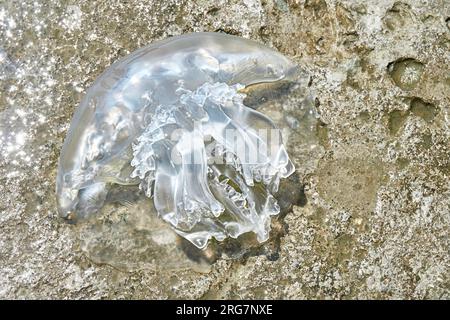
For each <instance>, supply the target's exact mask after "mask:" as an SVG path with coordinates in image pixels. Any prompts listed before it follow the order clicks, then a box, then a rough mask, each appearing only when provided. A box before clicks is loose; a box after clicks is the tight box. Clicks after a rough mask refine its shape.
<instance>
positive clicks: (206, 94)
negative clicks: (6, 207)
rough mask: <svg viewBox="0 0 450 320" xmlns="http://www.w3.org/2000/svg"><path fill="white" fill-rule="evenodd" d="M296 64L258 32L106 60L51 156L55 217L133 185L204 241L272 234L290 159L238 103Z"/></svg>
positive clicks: (288, 76)
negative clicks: (54, 160) (257, 37)
mask: <svg viewBox="0 0 450 320" xmlns="http://www.w3.org/2000/svg"><path fill="white" fill-rule="evenodd" d="M298 71H299V69H298V67H297V65H296V64H295V63H293V62H292V61H291V60H289V59H288V58H286V57H285V56H283V55H282V54H280V53H279V52H277V51H275V50H273V49H270V48H268V47H265V46H263V45H261V44H259V43H257V42H255V41H251V40H248V39H244V38H240V37H236V36H231V35H226V34H222V33H208V32H206V33H191V34H186V35H181V36H177V37H172V38H169V39H166V40H163V41H159V42H156V43H153V44H150V45H149V46H146V47H144V48H141V49H138V50H137V51H135V52H134V53H131V54H130V55H128V56H126V57H124V58H123V59H121V60H119V61H117V62H115V63H114V64H112V65H111V66H110V67H109V68H108V69H107V70H106V71H105V72H104V73H103V74H102V75H100V76H99V77H98V78H97V80H96V81H95V82H94V83H93V85H92V86H91V87H90V88H89V89H88V90H87V92H86V95H85V97H84V98H83V99H82V101H81V103H80V105H79V106H78V108H77V109H76V111H75V114H74V116H73V119H72V122H71V125H70V128H69V130H68V132H67V136H66V138H65V141H64V144H63V147H62V151H61V154H60V158H59V163H58V173H57V181H56V196H57V207H58V212H59V214H60V215H61V216H62V217H63V218H65V219H67V220H68V221H72V222H78V221H82V220H84V219H86V218H88V217H91V216H93V215H95V214H96V213H97V212H99V211H100V209H101V208H102V206H103V205H104V203H105V200H106V198H107V195H108V192H109V190H110V189H111V187H112V186H114V185H126V186H133V185H135V186H138V187H139V188H140V189H141V190H142V192H143V193H144V194H145V195H146V196H147V197H148V198H149V201H153V204H154V207H155V209H156V212H157V214H158V216H159V217H160V218H161V219H162V220H163V221H165V222H166V223H168V224H169V225H170V226H171V228H172V229H173V230H174V231H175V232H176V233H177V234H179V235H180V236H182V237H184V238H185V239H187V240H189V241H190V242H192V243H193V244H194V245H195V246H196V247H198V248H200V249H203V248H205V247H206V246H207V244H208V241H209V240H210V239H211V238H215V239H216V240H218V241H222V240H224V239H226V238H227V237H231V238H238V237H239V236H240V235H242V234H244V233H248V232H253V233H254V234H255V235H256V238H257V240H258V241H259V242H264V241H266V240H267V239H268V237H269V232H270V222H271V217H272V216H274V215H277V214H278V213H279V212H280V207H279V205H278V203H277V200H276V199H275V197H274V196H273V194H274V193H275V192H277V190H278V187H279V182H280V179H284V178H287V177H288V176H290V175H291V174H292V173H293V172H294V170H295V168H294V165H293V163H292V161H291V160H290V158H289V155H288V153H287V151H286V148H285V146H284V144H283V141H282V135H281V132H280V130H279V129H278V128H277V126H276V125H275V124H274V122H273V121H272V120H271V119H270V118H269V117H267V116H266V115H264V114H262V113H261V112H259V111H258V110H257V108H255V107H254V106H253V107H249V106H246V105H245V104H244V102H245V97H246V94H245V92H246V91H247V90H249V89H251V88H252V87H254V86H259V85H261V84H278V83H284V82H292V81H295V79H296V77H297V76H298Z"/></svg>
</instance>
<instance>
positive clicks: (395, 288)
mask: <svg viewBox="0 0 450 320" xmlns="http://www.w3.org/2000/svg"><path fill="white" fill-rule="evenodd" d="M374 3H375V2H374ZM376 3H377V4H376V5H375V4H370V2H366V1H362V0H360V1H350V0H343V1H335V0H261V1H258V0H245V1H224V0H219V1H214V2H209V1H189V0H169V1H154V2H152V3H149V2H148V1H136V0H131V1H127V2H124V1H119V0H114V1H103V0H102V1H95V2H92V1H84V0H81V1H45V2H36V1H28V0H24V1H20V3H18V2H15V1H14V2H13V1H3V2H2V3H1V4H0V90H1V91H0V142H1V145H0V280H1V281H0V298H64V299H65V298H137V299H144V298H146V299H149V298H239V299H241V298H281V299H292V298H362V299H367V298H381V299H388V298H402V299H412V298H420V299H421V298H428V299H431V298H437V299H449V298H450V277H449V276H450V275H449V270H450V268H449V262H450V259H449V258H450V257H449V249H450V247H449V223H450V221H449V220H450V190H449V187H450V182H449V181H450V141H449V140H450V118H449V117H450V74H449V65H450V25H449V20H450V4H449V3H448V2H445V1H427V2H419V1H402V2H399V1H391V0H381V1H376ZM194 31H218V32H227V33H230V34H235V35H240V36H243V37H247V38H251V39H254V40H257V41H259V42H262V43H264V44H266V45H268V46H272V47H274V48H276V49H277V50H279V51H281V52H282V53H284V54H286V55H287V56H290V57H291V58H292V59H294V60H295V61H297V62H298V63H299V64H300V65H301V66H303V67H304V68H305V69H306V70H308V71H309V72H310V74H311V77H312V78H311V79H312V80H311V83H310V88H311V90H312V92H314V96H315V97H316V98H315V106H316V109H317V112H318V116H319V119H318V124H317V127H316V134H317V141H318V145H317V146H316V148H314V150H305V148H302V144H301V141H302V137H301V136H300V135H296V131H295V129H292V130H291V131H292V132H291V133H290V140H289V141H290V150H291V151H290V153H291V154H292V157H293V158H294V160H295V162H296V167H297V168H298V170H297V175H296V179H297V184H296V185H295V187H296V188H294V189H293V190H290V191H289V192H293V194H298V193H299V191H300V190H301V192H302V194H303V192H304V196H301V197H300V198H301V199H299V201H297V203H296V205H295V206H294V207H293V209H292V210H291V212H289V213H287V214H286V215H285V216H284V217H283V219H279V220H275V221H274V230H277V228H278V229H280V230H282V232H280V233H279V234H278V236H274V237H273V240H272V241H271V242H269V243H268V244H266V248H263V250H261V251H260V252H259V253H256V254H253V255H251V256H249V257H246V258H245V259H234V260H232V259H224V258H221V257H219V258H218V259H217V260H216V261H215V263H214V264H213V265H212V266H211V271H210V272H207V273H200V272H197V271H193V270H190V269H185V270H171V271H161V270H160V271H156V270H150V269H141V270H128V271H126V270H123V269H119V268H116V267H114V266H111V265H108V264H99V263H96V262H94V261H92V259H90V257H88V256H87V255H86V254H85V252H84V251H83V250H82V248H81V245H80V241H79V232H78V230H77V228H76V227H74V226H73V225H69V224H66V223H64V222H63V221H61V219H60V218H58V215H57V213H56V210H55V198H54V189H55V188H54V181H55V175H56V165H57V159H58V156H59V151H60V149H61V146H62V143H63V139H64V137H65V133H66V131H67V129H68V125H69V122H70V119H71V116H72V114H73V112H74V109H75V108H76V106H77V104H78V103H79V101H80V98H81V97H82V95H83V93H84V92H85V90H86V88H88V87H89V85H90V84H91V83H92V82H93V81H94V80H95V78H96V77H97V76H98V75H99V74H100V73H101V72H102V71H103V70H104V69H105V68H106V67H107V66H108V65H110V64H111V63H112V62H114V61H115V60H117V59H118V58H120V57H122V56H125V55H126V54H128V53H130V52H132V51H133V50H135V49H137V48H139V47H142V46H144V45H146V44H148V43H151V42H152V41H155V40H158V39H163V38H166V37H168V36H173V35H177V34H181V33H186V32H194ZM289 103H290V110H291V111H292V112H291V113H292V117H291V122H295V120H296V119H295V118H296V117H298V112H296V108H295V107H296V105H295V101H291V102H289ZM268 112H269V113H270V110H269V111H268ZM297 120H298V119H297ZM294 127H295V126H294ZM290 188H292V185H291V187H290ZM303 190H304V191H303ZM303 198H304V199H303Z"/></svg>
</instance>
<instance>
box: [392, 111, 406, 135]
mask: <svg viewBox="0 0 450 320" xmlns="http://www.w3.org/2000/svg"><path fill="white" fill-rule="evenodd" d="M408 114H409V111H402V110H393V111H391V112H389V114H388V129H389V133H390V135H391V136H394V135H396V134H397V133H398V132H399V131H400V129H401V128H403V125H404V124H405V121H406V118H407V117H408Z"/></svg>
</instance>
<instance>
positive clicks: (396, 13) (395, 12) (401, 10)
mask: <svg viewBox="0 0 450 320" xmlns="http://www.w3.org/2000/svg"><path fill="white" fill-rule="evenodd" d="M411 15H412V13H411V7H410V6H409V5H408V4H406V3H403V2H396V3H394V5H393V6H392V7H391V8H390V9H389V10H388V11H387V12H386V15H385V16H384V18H383V22H384V25H385V26H386V27H387V28H388V29H389V30H391V31H394V30H396V29H400V28H402V27H403V26H404V25H405V24H406V23H407V22H408V20H411Z"/></svg>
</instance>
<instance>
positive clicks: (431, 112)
mask: <svg viewBox="0 0 450 320" xmlns="http://www.w3.org/2000/svg"><path fill="white" fill-rule="evenodd" d="M410 110H411V112H412V113H413V114H414V115H415V116H417V117H420V118H422V119H423V120H425V121H426V122H432V121H433V120H434V117H435V116H436V114H437V113H438V110H437V108H436V107H435V106H434V105H433V104H432V103H428V102H425V101H423V100H422V99H420V98H413V99H412V100H411V104H410Z"/></svg>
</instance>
